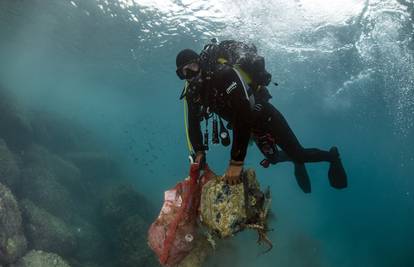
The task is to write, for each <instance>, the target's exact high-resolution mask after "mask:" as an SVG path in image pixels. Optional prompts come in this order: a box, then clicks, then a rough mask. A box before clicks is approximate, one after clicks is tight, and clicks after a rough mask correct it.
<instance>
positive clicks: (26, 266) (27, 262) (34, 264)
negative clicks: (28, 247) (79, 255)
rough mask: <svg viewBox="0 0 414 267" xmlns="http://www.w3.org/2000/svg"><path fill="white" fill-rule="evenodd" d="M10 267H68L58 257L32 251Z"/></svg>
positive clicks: (39, 251)
mask: <svg viewBox="0 0 414 267" xmlns="http://www.w3.org/2000/svg"><path fill="white" fill-rule="evenodd" d="M11 267H70V265H69V264H68V263H67V262H66V261H65V260H64V259H62V258H61V257H60V256H59V255H57V254H54V253H48V252H44V251H41V250H32V251H30V252H29V253H27V254H26V255H25V256H24V257H23V258H21V259H20V260H19V261H18V262H17V263H16V264H13V265H11Z"/></svg>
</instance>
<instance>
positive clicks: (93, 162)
mask: <svg viewBox="0 0 414 267" xmlns="http://www.w3.org/2000/svg"><path fill="white" fill-rule="evenodd" d="M64 157H65V159H68V160H70V161H71V162H73V163H74V164H75V165H76V166H77V167H78V168H79V169H80V170H81V171H82V177H83V178H85V179H87V180H88V181H99V182H100V183H102V182H103V181H106V180H108V179H110V180H111V179H113V178H114V177H118V176H119V174H120V173H121V171H120V169H119V167H118V165H117V163H116V162H115V161H114V159H113V158H111V157H110V156H109V155H108V154H107V153H103V152H72V153H67V154H65V155H64Z"/></svg>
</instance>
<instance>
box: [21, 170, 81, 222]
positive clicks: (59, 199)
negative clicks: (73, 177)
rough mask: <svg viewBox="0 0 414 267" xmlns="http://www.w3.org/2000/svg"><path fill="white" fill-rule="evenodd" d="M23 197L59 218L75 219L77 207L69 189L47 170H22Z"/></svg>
mask: <svg viewBox="0 0 414 267" xmlns="http://www.w3.org/2000/svg"><path fill="white" fill-rule="evenodd" d="M21 195H22V196H24V197H25V198H28V199H30V200H31V201H33V202H34V203H36V205H37V206H39V207H41V208H44V209H45V210H47V211H48V212H50V213H52V214H53V215H55V216H58V217H59V218H62V219H67V220H70V219H71V218H72V217H73V214H74V211H75V205H74V201H73V199H72V198H71V196H70V194H69V191H68V189H67V188H66V187H64V186H63V185H62V184H60V183H59V182H58V181H57V178H56V176H55V175H54V174H53V173H52V172H51V171H50V170H48V169H47V168H43V167H42V166H30V167H29V166H27V167H25V168H24V169H23V170H22V187H21Z"/></svg>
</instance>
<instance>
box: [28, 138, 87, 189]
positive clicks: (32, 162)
mask: <svg viewBox="0 0 414 267" xmlns="http://www.w3.org/2000/svg"><path fill="white" fill-rule="evenodd" d="M23 160H24V164H25V165H26V166H41V167H43V168H45V169H47V170H50V171H51V172H52V173H53V174H54V176H55V177H56V179H57V180H58V182H59V183H61V184H62V185H65V186H66V187H68V189H70V190H71V191H74V192H76V193H79V191H80V187H81V185H82V179H81V172H80V170H79V169H78V168H77V167H76V166H75V165H74V164H73V163H72V162H70V161H67V160H64V159H63V158H61V157H59V156H58V155H56V154H53V153H51V152H50V151H48V150H47V149H46V148H45V147H42V146H40V145H36V144H33V145H31V146H30V147H29V148H28V150H27V152H26V153H25V154H24V157H23Z"/></svg>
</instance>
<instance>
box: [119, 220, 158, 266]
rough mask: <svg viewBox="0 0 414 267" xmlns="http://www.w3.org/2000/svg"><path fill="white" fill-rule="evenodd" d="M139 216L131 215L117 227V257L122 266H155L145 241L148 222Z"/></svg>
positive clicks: (154, 260)
mask: <svg viewBox="0 0 414 267" xmlns="http://www.w3.org/2000/svg"><path fill="white" fill-rule="evenodd" d="M141 216H142V215H134V216H131V217H129V218H128V219H127V220H125V221H124V222H123V223H122V224H121V226H120V227H119V232H118V234H119V235H118V242H119V243H118V244H119V251H120V255H119V256H120V257H119V259H120V263H121V266H123V267H136V266H157V261H156V259H155V257H154V254H153V253H152V251H151V250H150V248H149V247H148V245H147V242H145V240H146V238H147V230H148V227H149V224H148V222H145V221H144V220H143V219H142V217H141Z"/></svg>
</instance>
